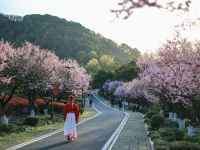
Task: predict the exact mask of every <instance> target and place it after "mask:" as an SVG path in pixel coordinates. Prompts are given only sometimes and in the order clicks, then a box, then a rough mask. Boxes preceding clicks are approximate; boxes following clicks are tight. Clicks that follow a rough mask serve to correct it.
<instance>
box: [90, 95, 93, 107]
mask: <svg viewBox="0 0 200 150" xmlns="http://www.w3.org/2000/svg"><path fill="white" fill-rule="evenodd" d="M89 103H90V106H91V107H92V105H93V95H92V94H91V95H90V100H89Z"/></svg>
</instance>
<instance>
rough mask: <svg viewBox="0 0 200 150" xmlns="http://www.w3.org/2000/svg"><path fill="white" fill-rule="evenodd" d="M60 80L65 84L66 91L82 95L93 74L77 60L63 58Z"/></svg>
mask: <svg viewBox="0 0 200 150" xmlns="http://www.w3.org/2000/svg"><path fill="white" fill-rule="evenodd" d="M60 75H61V76H60V81H61V82H62V84H63V85H64V86H65V91H66V90H68V91H72V92H73V93H74V94H76V95H82V92H84V91H86V90H87V89H88V87H89V82H90V81H91V76H90V75H89V74H87V72H86V70H85V69H84V68H83V67H81V66H80V65H79V64H78V63H77V61H76V60H73V59H67V60H63V63H62V68H61V74H60Z"/></svg>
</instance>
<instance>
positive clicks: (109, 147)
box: [92, 92, 129, 150]
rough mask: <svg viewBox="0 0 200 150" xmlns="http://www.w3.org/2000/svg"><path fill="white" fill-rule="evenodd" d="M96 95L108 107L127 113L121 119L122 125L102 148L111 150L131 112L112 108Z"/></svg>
mask: <svg viewBox="0 0 200 150" xmlns="http://www.w3.org/2000/svg"><path fill="white" fill-rule="evenodd" d="M93 93H94V92H93ZM93 93H92V94H93ZM94 96H95V97H96V99H97V100H98V101H99V102H100V103H102V104H103V105H105V106H107V107H109V108H111V109H113V110H117V111H120V112H123V113H125V117H124V118H123V120H122V121H121V123H120V125H119V126H118V127H117V129H116V130H115V131H114V133H113V134H112V135H111V137H110V138H109V139H108V141H107V142H106V144H104V146H103V147H102V149H101V150H108V149H109V150H110V149H111V148H112V147H113V145H114V144H115V142H116V140H117V138H118V136H119V135H120V132H121V131H122V129H123V127H124V125H125V124H126V121H127V120H128V118H129V114H128V113H127V112H124V111H121V110H118V109H115V108H112V107H111V106H109V105H107V104H105V103H103V102H102V101H101V100H99V98H98V97H97V96H96V95H94Z"/></svg>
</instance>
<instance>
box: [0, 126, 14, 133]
mask: <svg viewBox="0 0 200 150" xmlns="http://www.w3.org/2000/svg"><path fill="white" fill-rule="evenodd" d="M12 130H13V125H12V124H9V125H0V132H6V133H9V132H12Z"/></svg>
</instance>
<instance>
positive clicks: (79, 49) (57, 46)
mask: <svg viewBox="0 0 200 150" xmlns="http://www.w3.org/2000/svg"><path fill="white" fill-rule="evenodd" d="M9 18H11V17H9V16H5V15H3V14H0V20H1V21H0V39H2V38H3V39H4V40H6V41H9V42H11V43H14V46H15V47H18V46H20V45H21V44H22V43H23V42H24V41H25V40H26V41H29V42H31V43H34V44H36V45H40V47H41V48H44V49H50V50H53V51H55V53H56V54H57V55H58V56H59V57H61V58H66V57H67V58H68V57H72V58H75V59H77V60H78V62H79V63H80V64H82V65H86V63H88V61H89V60H91V59H92V58H96V59H98V60H99V58H100V57H101V56H102V55H103V54H107V55H110V56H113V57H114V58H115V60H116V61H117V62H118V63H120V64H121V63H126V62H129V61H130V60H131V59H132V58H133V57H137V56H138V55H139V51H138V50H137V49H133V48H131V47H130V46H128V45H126V44H121V45H120V46H118V45H117V43H115V42H114V41H112V40H110V39H106V38H104V37H103V36H102V35H100V34H96V33H95V32H93V31H91V30H89V29H87V28H85V27H83V26H82V25H81V24H79V23H75V22H73V21H67V20H65V19H61V18H58V17H56V16H51V15H38V14H34V15H26V16H24V17H23V18H22V17H21V19H15V20H17V21H13V19H9ZM15 18H17V16H16V17H15ZM19 18H20V17H19Z"/></svg>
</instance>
